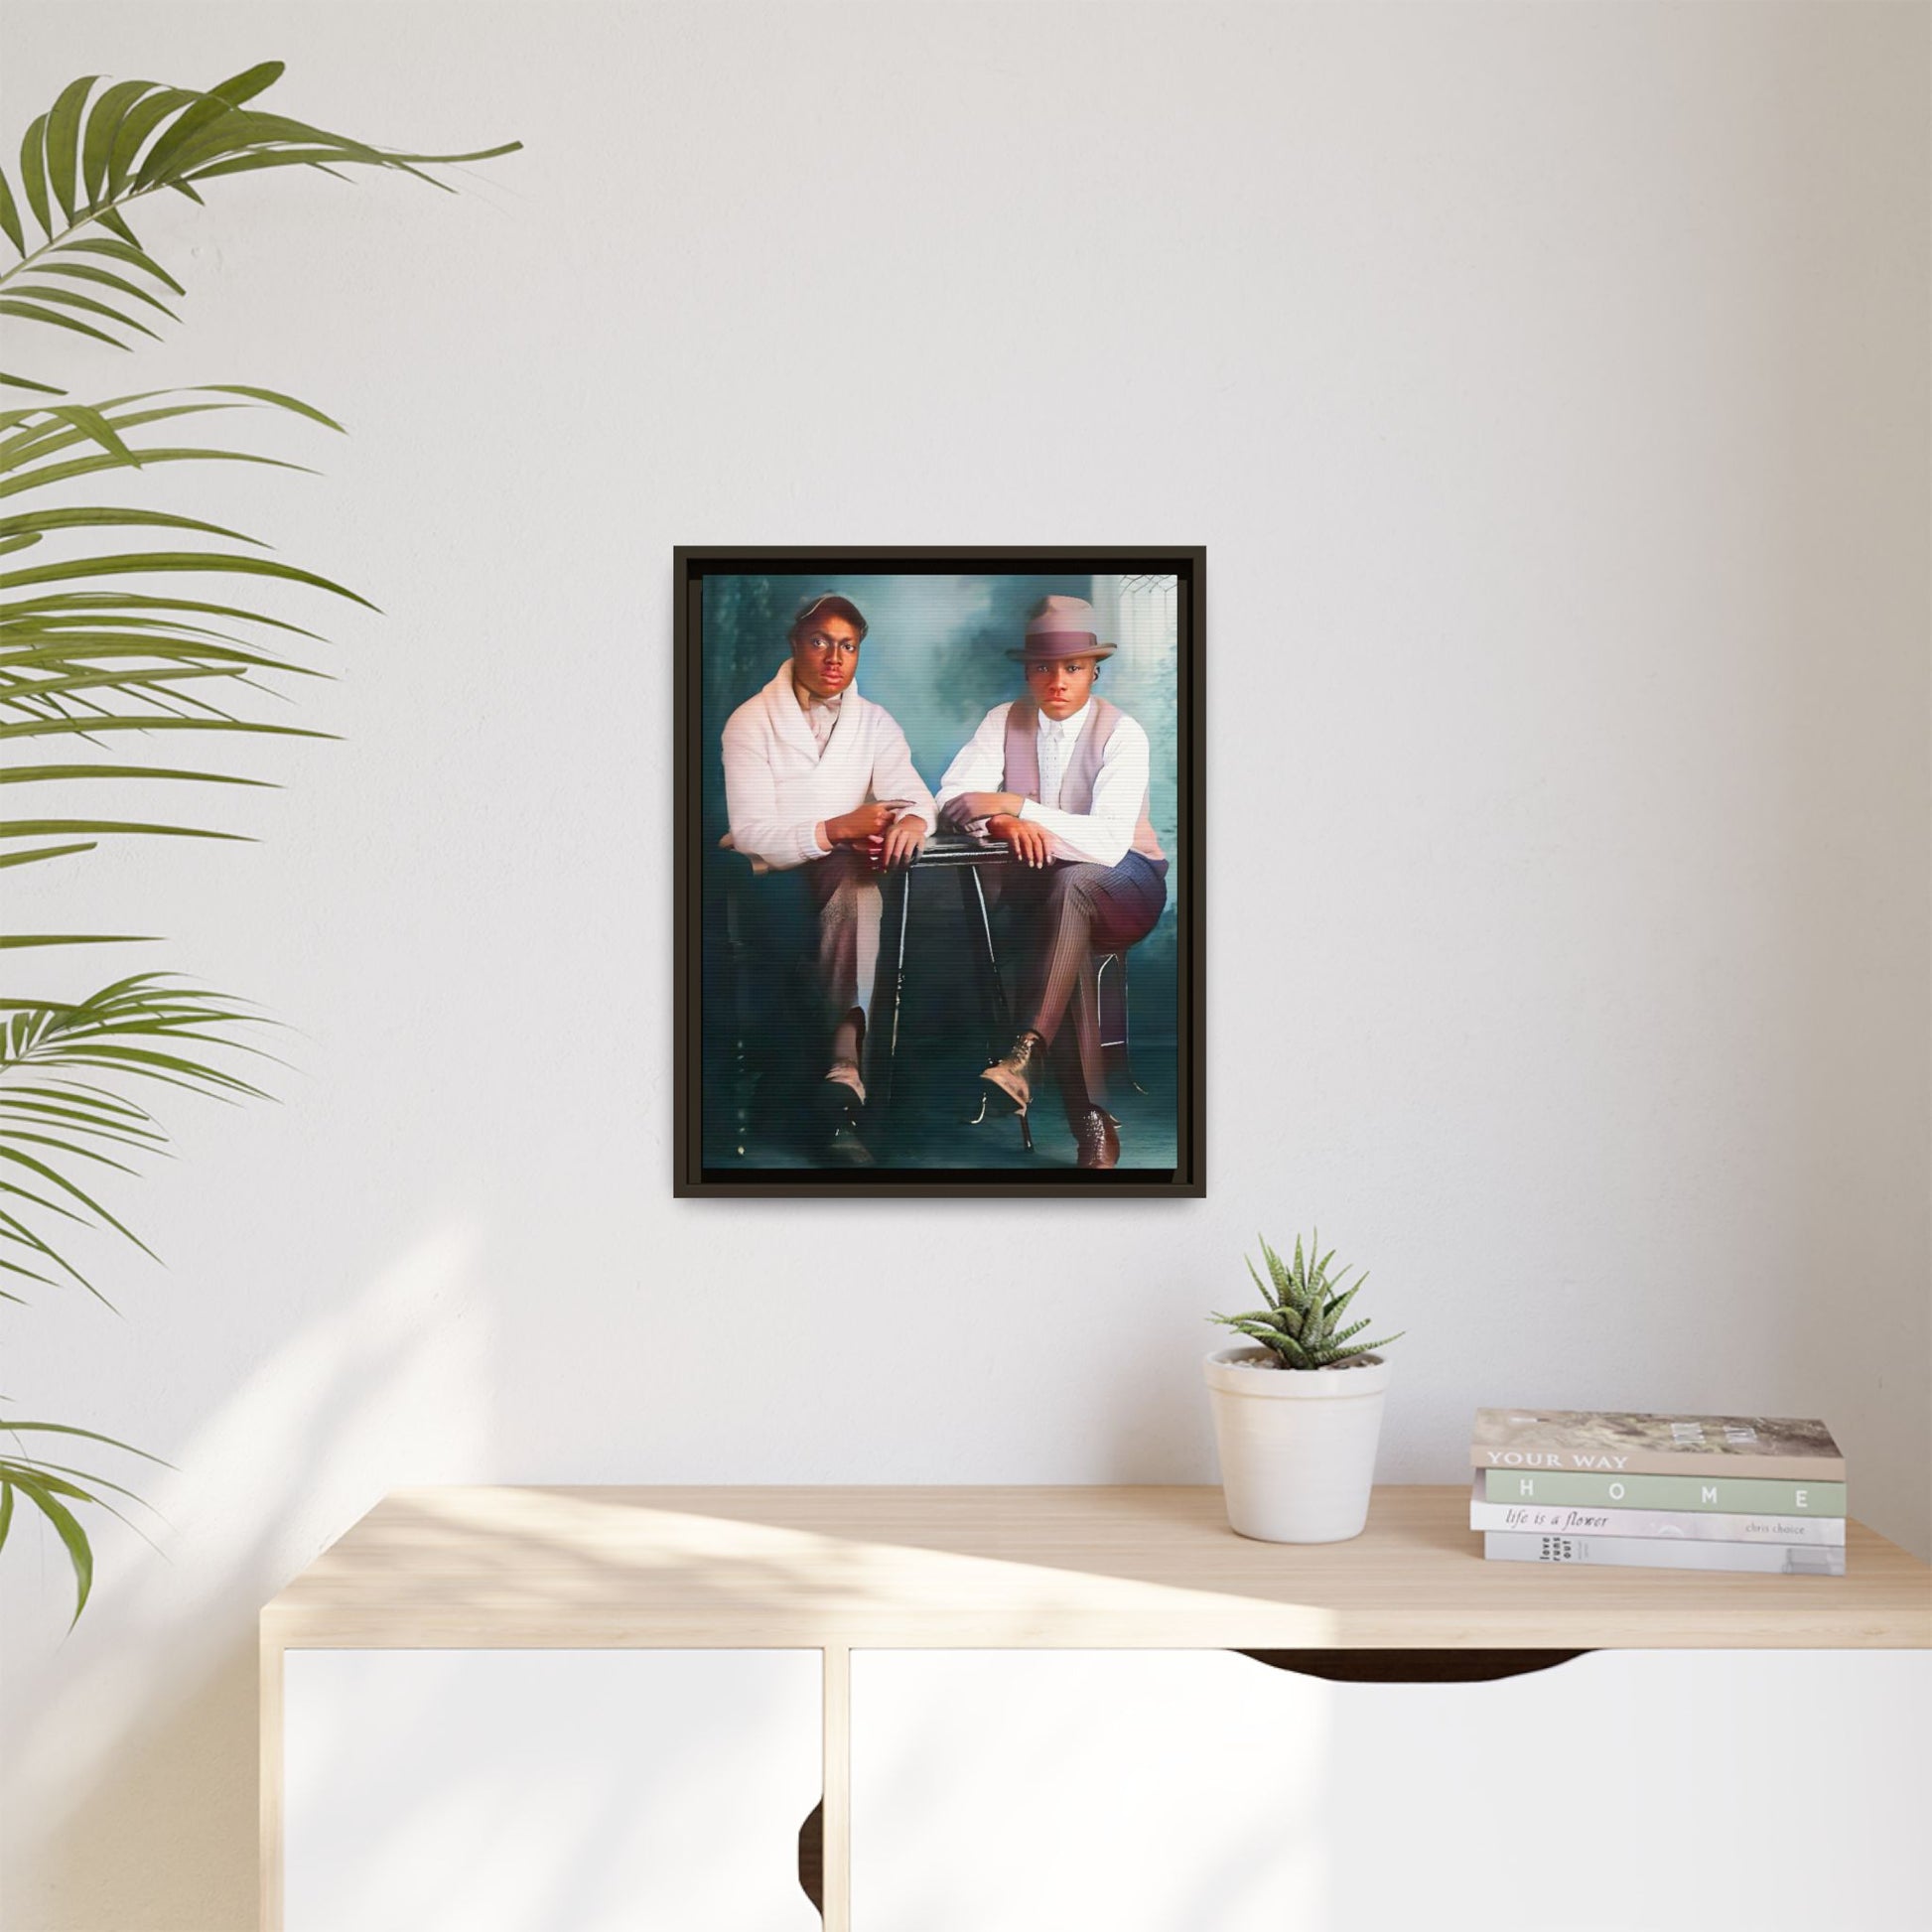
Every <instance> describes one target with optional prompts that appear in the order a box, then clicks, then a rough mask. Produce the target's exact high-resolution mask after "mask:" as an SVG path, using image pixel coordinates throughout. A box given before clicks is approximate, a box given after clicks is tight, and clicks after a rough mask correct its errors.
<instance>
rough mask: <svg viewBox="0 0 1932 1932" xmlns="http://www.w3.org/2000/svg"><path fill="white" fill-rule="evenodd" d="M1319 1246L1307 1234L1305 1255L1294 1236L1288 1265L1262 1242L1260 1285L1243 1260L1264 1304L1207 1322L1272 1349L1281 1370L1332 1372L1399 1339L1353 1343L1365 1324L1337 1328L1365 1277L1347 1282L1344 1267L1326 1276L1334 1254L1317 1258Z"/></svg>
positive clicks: (1318, 1240)
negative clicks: (1264, 1269) (1264, 1267)
mask: <svg viewBox="0 0 1932 1932" xmlns="http://www.w3.org/2000/svg"><path fill="white" fill-rule="evenodd" d="M1320 1247H1321V1237H1320V1236H1319V1235H1318V1234H1315V1235H1311V1236H1310V1237H1309V1248H1308V1253H1307V1254H1306V1255H1304V1253H1303V1251H1302V1237H1301V1236H1300V1235H1299V1234H1298V1235H1297V1236H1296V1237H1295V1259H1294V1261H1293V1262H1292V1263H1290V1262H1286V1261H1284V1260H1283V1259H1282V1258H1281V1256H1280V1255H1278V1254H1277V1253H1276V1252H1275V1251H1274V1249H1273V1248H1271V1247H1270V1246H1269V1245H1268V1243H1267V1242H1266V1241H1265V1240H1264V1241H1262V1244H1261V1254H1262V1259H1263V1260H1264V1261H1265V1262H1266V1263H1267V1264H1268V1279H1267V1280H1266V1281H1264V1280H1263V1279H1262V1278H1261V1276H1260V1275H1259V1274H1256V1272H1255V1265H1254V1263H1253V1262H1252V1261H1249V1262H1248V1273H1249V1274H1250V1275H1253V1276H1254V1283H1255V1286H1256V1287H1257V1288H1258V1289H1260V1290H1261V1293H1262V1299H1263V1300H1264V1301H1265V1302H1266V1303H1267V1305H1268V1306H1267V1307H1266V1308H1260V1309H1251V1310H1250V1311H1248V1312H1247V1313H1246V1314H1213V1315H1209V1316H1208V1319H1209V1320H1210V1321H1219V1322H1221V1323H1223V1324H1224V1325H1226V1326H1227V1327H1230V1328H1234V1329H1237V1330H1239V1332H1240V1333H1242V1334H1244V1335H1246V1336H1248V1337H1249V1338H1250V1339H1251V1340H1253V1341H1258V1342H1260V1343H1261V1345H1262V1346H1263V1347H1264V1348H1268V1349H1272V1350H1273V1351H1274V1353H1275V1356H1276V1358H1277V1360H1276V1364H1275V1365H1276V1366H1277V1367H1280V1368H1336V1367H1340V1366H1341V1365H1343V1364H1344V1363H1347V1362H1351V1361H1354V1360H1356V1359H1357V1358H1358V1357H1360V1356H1363V1355H1366V1354H1368V1353H1369V1351H1370V1350H1371V1349H1376V1348H1386V1347H1388V1345H1389V1343H1390V1342H1392V1341H1400V1340H1401V1339H1402V1335H1401V1334H1400V1333H1398V1334H1393V1335H1389V1336H1387V1337H1386V1338H1385V1339H1383V1340H1381V1341H1360V1342H1358V1341H1355V1340H1354V1337H1355V1336H1356V1335H1358V1334H1360V1333H1361V1331H1362V1330H1363V1329H1364V1328H1366V1327H1367V1326H1368V1325H1369V1324H1368V1323H1367V1322H1366V1321H1364V1320H1357V1321H1352V1322H1350V1323H1349V1324H1348V1326H1347V1327H1343V1326H1342V1325H1341V1317H1342V1315H1343V1313H1344V1312H1345V1311H1347V1308H1348V1305H1349V1303H1350V1302H1352V1301H1353V1300H1354V1299H1355V1295H1356V1292H1357V1290H1359V1289H1360V1288H1361V1286H1362V1284H1363V1283H1364V1282H1365V1281H1367V1280H1368V1277H1367V1276H1366V1275H1358V1276H1357V1277H1356V1279H1355V1281H1354V1282H1353V1283H1352V1284H1350V1283H1349V1282H1348V1271H1347V1270H1346V1269H1343V1270H1342V1272H1341V1273H1340V1274H1339V1275H1337V1276H1330V1274H1329V1273H1328V1269H1329V1265H1330V1264H1331V1263H1332V1262H1333V1260H1334V1258H1335V1251H1334V1250H1333V1249H1332V1248H1330V1249H1329V1250H1328V1252H1327V1253H1326V1254H1325V1255H1321V1254H1320V1253H1319V1251H1320ZM1317 1255H1319V1259H1316V1257H1317ZM1242 1259H1243V1260H1244V1261H1245V1260H1247V1257H1246V1256H1245V1255H1244V1256H1243V1257H1242Z"/></svg>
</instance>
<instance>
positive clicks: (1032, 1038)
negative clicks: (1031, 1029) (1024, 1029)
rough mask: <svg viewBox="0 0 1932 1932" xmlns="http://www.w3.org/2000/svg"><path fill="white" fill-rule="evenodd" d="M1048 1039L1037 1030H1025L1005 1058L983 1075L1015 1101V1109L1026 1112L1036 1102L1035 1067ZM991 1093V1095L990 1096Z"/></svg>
mask: <svg viewBox="0 0 1932 1932" xmlns="http://www.w3.org/2000/svg"><path fill="white" fill-rule="evenodd" d="M1045 1044H1046V1042H1045V1041H1044V1040H1043V1039H1041V1038H1040V1036H1039V1035H1037V1034H1035V1033H1025V1034H1022V1035H1020V1037H1019V1038H1018V1039H1016V1040H1015V1041H1014V1042H1013V1050H1012V1051H1011V1052H1010V1053H1008V1054H1007V1056H1006V1057H1005V1058H1004V1059H999V1060H995V1061H994V1062H993V1064H992V1065H991V1066H989V1067H988V1068H987V1069H986V1071H985V1072H984V1073H982V1074H981V1075H980V1078H981V1079H982V1080H984V1081H985V1082H986V1084H987V1085H988V1086H989V1087H995V1088H997V1089H998V1090H999V1091H1000V1092H1001V1093H1003V1094H1005V1095H1006V1097H1007V1099H1008V1100H1010V1101H1011V1102H1012V1103H1013V1107H1012V1111H1014V1112H1016V1113H1022V1114H1024V1113H1025V1112H1026V1111H1027V1109H1028V1108H1029V1107H1031V1106H1032V1105H1033V1100H1034V1087H1033V1078H1032V1074H1033V1067H1034V1062H1035V1060H1036V1059H1037V1058H1038V1057H1039V1054H1040V1051H1041V1049H1042V1048H1043V1047H1044V1046H1045ZM989 1097H990V1096H989Z"/></svg>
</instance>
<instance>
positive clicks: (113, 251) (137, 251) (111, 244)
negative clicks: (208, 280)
mask: <svg viewBox="0 0 1932 1932" xmlns="http://www.w3.org/2000/svg"><path fill="white" fill-rule="evenodd" d="M62 250H63V252H64V253H73V252H74V251H76V250H78V251H80V252H83V253H85V254H89V255H105V256H106V257H107V258H108V260H109V261H117V262H124V263H125V264H126V265H127V266H128V267H129V268H138V269H140V270H141V271H142V272H143V273H144V274H147V275H152V276H153V277H154V279H155V280H156V281H157V282H159V283H161V285H162V286H163V287H164V288H170V289H173V290H174V292H175V293H176V294H177V295H186V294H187V293H188V291H187V290H186V289H185V288H183V287H182V285H181V284H180V283H179V282H178V281H176V280H175V278H174V277H173V276H172V275H170V274H169V273H168V271H167V270H166V269H165V268H163V267H162V266H161V264H160V263H159V262H158V261H156V260H155V259H154V257H153V256H152V255H150V254H148V253H147V252H146V251H145V250H143V249H141V248H136V247H132V246H130V245H129V244H128V243H127V242H125V241H103V240H101V238H100V237H99V236H98V235H89V236H87V237H86V238H85V239H83V240H79V241H69V242H64V243H63V244H62Z"/></svg>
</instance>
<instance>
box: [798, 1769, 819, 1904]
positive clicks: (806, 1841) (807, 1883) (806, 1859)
mask: <svg viewBox="0 0 1932 1932" xmlns="http://www.w3.org/2000/svg"><path fill="white" fill-rule="evenodd" d="M798 1889H799V1890H800V1891H802V1892H803V1893H804V1894H805V1896H806V1897H807V1898H809V1899H810V1900H811V1901H812V1910H813V1911H815V1912H816V1913H817V1914H818V1915H819V1917H820V1918H823V1917H824V1916H825V1800H824V1799H823V1798H821V1799H820V1800H819V1801H818V1803H817V1804H815V1805H814V1806H813V1807H812V1808H811V1810H810V1812H808V1813H807V1814H806V1817H805V1822H804V1823H803V1824H802V1825H800V1826H799V1828H798Z"/></svg>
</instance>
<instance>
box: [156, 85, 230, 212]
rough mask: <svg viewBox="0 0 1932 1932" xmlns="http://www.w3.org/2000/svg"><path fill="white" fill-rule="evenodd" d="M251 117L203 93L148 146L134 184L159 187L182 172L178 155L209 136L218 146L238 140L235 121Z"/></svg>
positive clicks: (199, 146) (204, 142)
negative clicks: (178, 166)
mask: <svg viewBox="0 0 1932 1932" xmlns="http://www.w3.org/2000/svg"><path fill="white" fill-rule="evenodd" d="M252 118H253V116H251V115H249V114H247V113H245V112H243V111H242V110H241V109H240V108H238V107H234V106H231V105H230V104H229V103H228V102H227V101H225V100H222V99H220V98H219V97H218V96H217V95H214V94H204V95H203V96H202V97H201V98H200V99H199V100H197V101H196V102H195V104H194V105H193V106H192V107H190V108H188V109H187V110H186V112H184V113H183V114H182V116H181V118H180V119H179V120H177V121H176V122H175V124H174V126H173V127H171V128H170V129H169V130H168V132H167V133H166V134H164V135H162V136H161V138H160V139H159V140H158V141H156V142H155V144H154V146H153V147H152V148H150V149H149V150H148V157H147V159H146V160H145V161H143V162H142V163H141V167H140V172H139V173H138V174H136V176H135V177H134V185H135V188H136V189H137V190H145V189H150V188H159V187H161V186H162V185H163V184H164V183H167V182H169V180H170V178H171V177H172V176H173V175H174V174H176V173H178V172H179V170H178V168H177V160H178V157H184V156H186V155H187V154H189V153H190V152H191V150H199V149H200V148H201V147H203V146H205V145H206V144H207V141H208V140H209V139H212V140H213V141H214V143H215V145H216V146H217V148H218V147H221V146H223V145H232V144H233V143H234V141H235V133H234V131H233V129H234V127H235V124H236V123H240V122H244V121H247V120H250V119H252Z"/></svg>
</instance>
